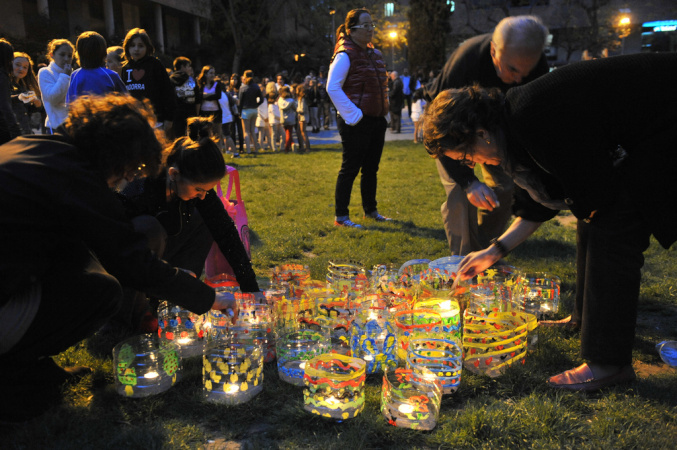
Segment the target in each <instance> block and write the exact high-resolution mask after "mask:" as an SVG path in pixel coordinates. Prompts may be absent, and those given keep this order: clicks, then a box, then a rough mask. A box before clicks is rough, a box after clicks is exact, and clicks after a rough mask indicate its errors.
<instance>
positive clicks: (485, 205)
mask: <svg viewBox="0 0 677 450" xmlns="http://www.w3.org/2000/svg"><path fill="white" fill-rule="evenodd" d="M547 37H548V29H547V28H546V26H545V25H543V23H542V22H541V20H540V19H539V18H538V17H535V16H514V17H506V18H504V19H503V20H501V21H500V22H499V23H498V25H497V26H496V28H495V30H494V32H493V33H492V34H483V35H480V36H476V37H473V38H471V39H468V40H467V41H465V42H463V43H462V44H461V45H460V46H459V47H458V48H457V49H456V50H455V51H454V52H453V53H452V55H451V56H450V57H449V59H448V60H447V63H446V64H445V66H444V68H443V69H442V72H441V73H440V75H439V76H438V77H437V78H435V79H434V80H433V81H432V82H431V83H430V84H429V85H428V86H426V87H425V95H426V97H427V100H428V101H432V100H434V99H435V97H436V96H437V94H439V93H440V92H442V91H443V90H445V89H450V88H461V87H464V86H468V85H472V84H479V85H480V86H482V87H485V88H490V87H495V88H499V89H500V90H501V91H503V92H506V91H507V90H508V89H509V88H511V87H514V86H517V85H520V84H524V83H528V82H529V81H532V80H534V79H535V78H538V77H539V76H541V75H543V74H546V73H548V71H549V68H548V64H547V61H546V57H545V55H544V54H543V50H544V48H545V46H546V42H547ZM436 164H437V170H438V172H439V174H440V178H441V181H442V184H443V185H444V188H445V190H446V193H447V201H446V202H445V203H443V204H442V207H441V212H442V218H443V220H444V229H445V232H446V234H447V240H448V241H449V249H450V251H451V254H452V255H466V254H468V253H471V252H473V251H478V250H481V249H484V248H486V247H487V246H488V245H489V243H490V240H491V239H493V238H496V237H497V236H499V235H500V234H501V233H502V232H503V230H504V229H505V227H506V225H507V223H508V221H509V220H510V216H511V213H512V211H511V206H512V193H513V190H514V185H513V182H512V180H511V179H510V177H509V176H508V175H507V174H506V173H505V172H504V171H503V170H502V169H501V168H500V167H498V166H487V165H484V164H480V166H481V169H482V175H483V178H484V182H482V181H480V180H479V179H478V178H477V177H476V176H475V174H474V170H473V167H474V164H463V162H459V161H455V160H452V159H450V158H447V157H446V156H443V157H441V158H438V159H437V160H436Z"/></svg>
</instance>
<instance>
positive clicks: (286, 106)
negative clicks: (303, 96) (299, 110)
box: [277, 86, 296, 153]
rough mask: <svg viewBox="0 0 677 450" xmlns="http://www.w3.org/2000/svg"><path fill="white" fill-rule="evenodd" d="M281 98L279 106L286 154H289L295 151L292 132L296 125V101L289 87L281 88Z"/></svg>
mask: <svg viewBox="0 0 677 450" xmlns="http://www.w3.org/2000/svg"><path fill="white" fill-rule="evenodd" d="M279 94H280V97H279V98H278V99H277V105H278V107H279V108H280V117H281V120H282V125H283V126H284V134H285V141H284V152H285V153H289V152H290V151H292V150H294V145H293V143H292V131H293V130H294V126H295V125H296V100H294V98H293V97H292V95H291V90H290V89H289V86H282V87H280V88H279Z"/></svg>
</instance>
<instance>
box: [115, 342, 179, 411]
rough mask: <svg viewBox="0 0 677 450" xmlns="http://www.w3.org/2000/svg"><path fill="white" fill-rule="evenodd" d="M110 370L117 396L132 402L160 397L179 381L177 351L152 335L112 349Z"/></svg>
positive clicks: (172, 343)
mask: <svg viewBox="0 0 677 450" xmlns="http://www.w3.org/2000/svg"><path fill="white" fill-rule="evenodd" d="M113 367H114V368H115V388H116V390H117V392H118V394H120V395H122V396H125V397H134V398H139V397H148V396H150V395H155V394H160V393H162V392H165V391H166V390H167V389H169V388H170V387H172V386H174V384H176V382H177V381H178V380H179V378H180V374H181V368H182V362H181V356H180V348H179V345H178V344H176V343H174V342H168V341H160V340H159V339H158V337H157V336H155V335H154V334H144V335H140V336H133V337H130V338H128V339H125V340H124V341H122V342H120V343H119V344H117V345H116V346H115V347H114V348H113Z"/></svg>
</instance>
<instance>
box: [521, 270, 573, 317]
mask: <svg viewBox="0 0 677 450" xmlns="http://www.w3.org/2000/svg"><path fill="white" fill-rule="evenodd" d="M561 284H562V281H561V280H560V278H559V277H557V276H555V275H550V274H547V273H544V272H535V273H529V272H518V273H517V277H516V280H515V284H514V286H513V298H514V299H515V301H518V302H519V303H521V305H522V307H523V308H524V310H525V311H526V312H528V313H530V314H535V315H536V317H537V318H538V319H539V320H540V319H542V318H544V317H545V316H550V315H552V314H554V313H556V312H557V309H558V307H559V295H560V286H561Z"/></svg>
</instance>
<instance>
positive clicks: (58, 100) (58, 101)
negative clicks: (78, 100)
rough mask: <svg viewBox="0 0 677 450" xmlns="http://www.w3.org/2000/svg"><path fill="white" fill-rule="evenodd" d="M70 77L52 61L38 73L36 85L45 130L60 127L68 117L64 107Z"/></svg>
mask: <svg viewBox="0 0 677 450" xmlns="http://www.w3.org/2000/svg"><path fill="white" fill-rule="evenodd" d="M70 80H71V76H70V75H69V74H67V73H64V71H63V69H62V68H61V67H59V66H57V65H56V64H55V63H54V61H52V62H50V63H49V66H47V67H43V68H42V69H40V71H39V72H38V83H39V85H40V92H41V93H42V103H43V105H45V111H46V112H47V120H45V126H46V127H47V128H52V129H54V128H56V127H58V126H59V125H61V124H62V123H63V122H64V121H65V120H66V117H68V106H66V93H67V92H68V84H69V83H70Z"/></svg>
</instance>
